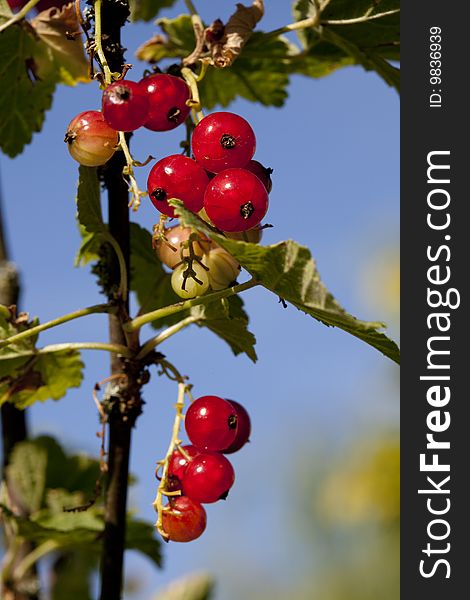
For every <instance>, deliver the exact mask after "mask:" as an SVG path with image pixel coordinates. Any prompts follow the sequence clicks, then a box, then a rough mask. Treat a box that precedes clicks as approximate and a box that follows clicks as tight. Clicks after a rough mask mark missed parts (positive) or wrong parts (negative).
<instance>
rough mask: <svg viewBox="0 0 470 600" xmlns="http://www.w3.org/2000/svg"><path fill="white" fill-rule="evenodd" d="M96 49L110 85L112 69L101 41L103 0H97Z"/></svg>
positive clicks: (106, 80) (95, 3)
mask: <svg viewBox="0 0 470 600" xmlns="http://www.w3.org/2000/svg"><path fill="white" fill-rule="evenodd" d="M94 7H95V50H96V54H97V56H98V58H99V59H100V64H101V68H102V69H103V75H104V81H105V83H106V84H107V85H109V84H110V83H111V82H112V80H113V77H112V74H111V69H110V68H109V64H108V61H107V59H106V56H105V53H104V51H103V45H102V43H101V0H95V2H94Z"/></svg>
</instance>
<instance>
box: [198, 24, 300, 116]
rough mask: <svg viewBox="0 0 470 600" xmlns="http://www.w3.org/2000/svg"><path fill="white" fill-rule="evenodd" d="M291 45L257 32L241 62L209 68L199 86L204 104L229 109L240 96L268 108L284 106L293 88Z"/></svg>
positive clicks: (242, 55)
mask: <svg viewBox="0 0 470 600" xmlns="http://www.w3.org/2000/svg"><path fill="white" fill-rule="evenodd" d="M290 53H291V46H290V44H289V43H288V42H287V41H286V40H285V39H282V38H270V37H268V36H266V34H264V33H262V32H256V31H255V32H254V33H253V34H252V35H251V37H250V38H249V39H248V41H247V43H246V45H245V47H244V48H243V50H242V53H241V55H240V57H239V58H237V60H236V61H235V62H234V63H233V65H232V66H231V67H229V68H225V69H217V68H209V69H208V71H207V74H206V76H205V77H204V79H203V80H202V82H201V83H200V85H199V90H200V94H201V99H202V103H203V105H204V106H206V107H207V108H213V107H214V106H215V105H216V104H220V105H221V106H228V105H229V104H230V103H231V102H233V100H235V99H236V98H237V97H238V96H241V97H242V98H245V99H246V100H249V101H251V102H259V103H260V104H263V105H264V106H282V105H283V104H284V102H285V100H286V98H287V95H288V94H287V86H288V85H289V75H288V71H289V67H288V64H289V63H288V59H289V56H290Z"/></svg>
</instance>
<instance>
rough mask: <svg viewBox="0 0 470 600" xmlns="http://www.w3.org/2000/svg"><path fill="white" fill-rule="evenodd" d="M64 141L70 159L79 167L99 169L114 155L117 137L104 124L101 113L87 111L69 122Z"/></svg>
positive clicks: (116, 134)
mask: <svg viewBox="0 0 470 600" xmlns="http://www.w3.org/2000/svg"><path fill="white" fill-rule="evenodd" d="M64 141H65V142H67V147H68V149H69V152H70V154H71V156H72V158H74V159H75V160H76V161H77V162H79V163H80V164H81V165H84V166H86V167H99V166H100V165H104V164H105V163H106V162H108V160H109V159H110V158H111V156H112V155H113V154H114V152H115V150H116V146H117V143H118V141H119V135H118V132H117V131H115V130H114V129H112V128H111V127H110V126H109V125H108V124H107V123H106V121H105V120H104V117H103V113H102V112H100V111H99V110H87V111H85V112H81V113H80V114H78V115H77V116H76V117H75V118H74V119H72V120H71V121H70V123H69V126H68V128H67V133H66V134H65V139H64Z"/></svg>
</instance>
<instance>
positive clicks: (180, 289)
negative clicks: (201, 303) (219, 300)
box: [171, 260, 209, 300]
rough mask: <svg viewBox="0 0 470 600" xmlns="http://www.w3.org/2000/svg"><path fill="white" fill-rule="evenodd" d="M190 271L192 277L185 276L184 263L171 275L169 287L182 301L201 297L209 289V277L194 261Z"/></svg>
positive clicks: (185, 267) (185, 264)
mask: <svg viewBox="0 0 470 600" xmlns="http://www.w3.org/2000/svg"><path fill="white" fill-rule="evenodd" d="M190 269H192V271H193V276H191V275H187V273H188V263H187V262H184V263H182V264H181V265H180V266H179V267H176V268H175V270H174V271H173V273H172V274H171V287H172V288H173V291H174V292H175V294H178V296H179V297H180V298H183V299H184V300H188V299H189V298H196V296H202V295H203V294H205V293H206V292H207V291H208V289H209V275H208V273H207V271H206V269H205V268H204V267H203V266H202V265H200V264H199V263H198V262H197V261H195V260H193V261H192V265H191V267H190ZM196 279H197V280H198V281H196Z"/></svg>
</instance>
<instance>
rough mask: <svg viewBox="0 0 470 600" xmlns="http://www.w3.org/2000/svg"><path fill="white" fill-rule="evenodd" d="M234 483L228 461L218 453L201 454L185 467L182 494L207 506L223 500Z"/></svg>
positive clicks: (232, 472)
mask: <svg viewBox="0 0 470 600" xmlns="http://www.w3.org/2000/svg"><path fill="white" fill-rule="evenodd" d="M234 481H235V471H234V470H233V467H232V465H231V464H230V462H229V460H228V459H226V458H225V456H223V455H222V454H219V453H218V452H203V453H201V454H199V456H196V457H195V458H194V459H193V460H192V461H191V462H190V463H189V465H188V466H187V468H186V471H185V472H184V475H183V481H182V483H183V494H184V495H185V496H188V498H191V500H195V501H196V502H202V503H204V504H208V503H211V502H217V500H225V498H226V497H227V494H228V492H229V490H230V488H231V487H232V485H233V483H234Z"/></svg>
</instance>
